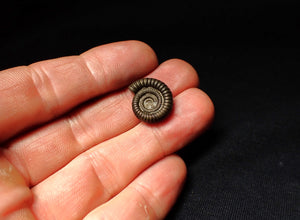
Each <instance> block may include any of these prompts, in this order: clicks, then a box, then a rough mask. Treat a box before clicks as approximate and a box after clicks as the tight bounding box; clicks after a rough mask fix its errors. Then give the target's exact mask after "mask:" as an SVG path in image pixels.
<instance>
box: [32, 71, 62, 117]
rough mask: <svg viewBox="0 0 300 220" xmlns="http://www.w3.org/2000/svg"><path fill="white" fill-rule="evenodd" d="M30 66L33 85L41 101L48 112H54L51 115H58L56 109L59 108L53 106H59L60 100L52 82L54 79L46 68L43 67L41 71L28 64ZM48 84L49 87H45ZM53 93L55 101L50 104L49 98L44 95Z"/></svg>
mask: <svg viewBox="0 0 300 220" xmlns="http://www.w3.org/2000/svg"><path fill="white" fill-rule="evenodd" d="M28 68H29V73H30V74H31V75H30V77H31V79H32V82H33V85H34V87H35V89H36V91H37V93H38V94H39V97H40V98H41V103H42V104H43V106H44V109H45V110H46V112H48V113H50V114H52V115H51V116H57V113H56V111H55V109H58V108H53V106H58V105H59V100H58V95H57V94H56V92H55V89H54V86H53V84H52V81H51V79H50V77H49V75H48V73H47V70H46V69H43V68H42V67H41V68H42V69H41V71H37V70H36V69H35V68H34V67H32V66H28ZM45 86H47V88H45ZM45 91H46V92H47V93H51V97H54V98H53V100H51V101H54V103H52V104H50V103H51V102H49V100H47V98H46V97H45V96H44V95H43V94H44V93H45Z"/></svg>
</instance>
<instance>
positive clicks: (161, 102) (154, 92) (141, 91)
mask: <svg viewBox="0 0 300 220" xmlns="http://www.w3.org/2000/svg"><path fill="white" fill-rule="evenodd" d="M128 88H129V90H130V91H132V92H134V93H135V96H134V98H133V100H132V110H133V112H134V114H135V115H136V117H137V118H138V119H140V120H142V121H145V122H148V123H152V122H158V121H161V120H162V119H163V118H165V117H166V116H167V115H168V114H169V113H170V111H171V109H172V105H173V97H172V92H171V90H170V89H169V88H168V86H167V85H166V84H164V83H163V82H162V81H160V80H157V79H153V78H143V79H139V80H137V81H135V82H133V83H132V84H131V85H130V86H129V87H128Z"/></svg>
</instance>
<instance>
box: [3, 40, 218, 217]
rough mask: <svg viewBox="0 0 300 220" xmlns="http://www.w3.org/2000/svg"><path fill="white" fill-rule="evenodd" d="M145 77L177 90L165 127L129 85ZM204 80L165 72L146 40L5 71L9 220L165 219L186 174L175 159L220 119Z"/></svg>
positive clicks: (191, 73)
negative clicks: (138, 109)
mask: <svg viewBox="0 0 300 220" xmlns="http://www.w3.org/2000/svg"><path fill="white" fill-rule="evenodd" d="M142 77H153V78H157V79H159V80H161V81H163V82H165V83H166V84H167V85H168V86H169V87H170V89H171V91H172V93H173V96H174V109H173V111H172V112H171V115H170V116H169V117H168V118H167V119H166V120H164V121H163V122H160V123H158V124H154V125H149V124H146V123H144V122H140V121H139V120H138V119H137V118H136V117H135V116H134V114H133V112H132V109H131V100H132V98H133V94H132V93H131V92H130V91H129V90H128V89H127V88H126V87H127V86H128V85H129V84H130V83H131V82H133V81H135V80H137V79H139V78H142ZM182 79H184V80H182ZM198 83H199V81H198V77H197V74H196V71H195V70H194V69H193V67H192V66H191V65H189V64H188V63H186V62H184V61H182V60H179V59H172V60H168V61H165V62H164V63H162V64H160V65H158V62H157V58H156V55H155V53H154V52H153V50H152V49H151V48H150V47H149V46H148V45H146V44H144V43H142V42H138V41H125V42H117V43H112V44H107V45H102V46H99V47H96V48H93V49H91V50H89V51H87V52H85V53H83V54H81V55H79V56H70V57H63V58H58V59H53V60H47V61H42V62H38V63H34V64H31V65H29V66H22V67H15V68H11V69H8V70H4V71H2V72H1V73H0V143H1V148H0V150H1V151H0V153H1V154H0V219H43V220H47V219H51V220H53V219H70V220H72V219H86V220H87V219H133V220H134V219H162V218H164V217H165V216H166V214H167V213H168V211H169V210H170V208H171V207H172V205H173V204H174V202H175V200H176V198H177V196H178V194H179V193H180V190H181V188H182V185H183V183H184V180H185V177H186V167H185V164H184V162H183V160H182V159H181V158H180V157H178V156H176V155H174V152H176V151H177V150H179V149H181V148H182V147H184V146H185V145H186V144H187V143H188V142H190V141H191V140H192V139H194V138H195V137H197V136H198V135H199V134H201V133H202V132H203V131H204V130H205V129H206V128H207V127H208V126H209V124H210V122H211V121H212V118H213V115H214V107H213V104H212V102H211V100H210V99H209V97H208V96H207V95H206V94H205V93H204V92H203V91H201V90H200V89H198V88H196V87H197V86H198ZM87 100H90V101H88V102H86V101H87Z"/></svg>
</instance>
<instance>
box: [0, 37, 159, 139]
mask: <svg viewBox="0 0 300 220" xmlns="http://www.w3.org/2000/svg"><path fill="white" fill-rule="evenodd" d="M156 65H157V60H156V56H155V54H154V52H153V51H152V49H151V48H150V47H149V46H147V45H146V44H144V43H141V42H137V41H125V42H118V43H112V44H107V45H103V46H100V47H97V48H94V49H91V50H89V51H87V52H86V53H84V54H82V55H80V56H72V57H64V58H59V59H54V60H48V61H43V62H38V63H34V64H32V65H30V66H28V67H16V68H13V69H8V70H5V71H2V72H1V74H0V141H3V140H5V139H7V138H9V137H11V136H12V135H14V134H16V133H17V132H19V131H21V130H22V129H24V128H26V127H28V126H32V125H35V124H38V123H41V122H45V121H47V120H49V119H52V118H53V117H55V116H57V115H60V114H62V113H64V112H66V111H67V110H69V109H71V108H72V107H74V106H76V105H78V104H79V103H81V102H83V101H85V100H88V99H90V98H92V97H94V96H96V95H100V94H104V93H106V92H109V91H112V90H115V89H118V88H121V87H122V86H124V85H126V84H128V83H129V82H132V81H133V79H136V78H140V77H142V76H143V75H145V74H146V73H148V72H150V71H151V70H153V69H154V68H155V67H156Z"/></svg>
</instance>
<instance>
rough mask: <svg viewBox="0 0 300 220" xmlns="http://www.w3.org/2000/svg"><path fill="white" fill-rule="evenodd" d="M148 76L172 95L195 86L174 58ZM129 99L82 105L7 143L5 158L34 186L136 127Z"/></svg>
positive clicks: (126, 94)
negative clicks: (78, 156)
mask: <svg viewBox="0 0 300 220" xmlns="http://www.w3.org/2000/svg"><path fill="white" fill-rule="evenodd" d="M148 76H149V77H154V78H157V79H160V80H162V81H164V82H166V83H167V84H168V86H169V87H170V89H171V90H172V92H173V95H174V96H176V95H177V94H179V93H180V92H182V91H184V90H185V89H188V88H192V87H195V86H197V85H198V76H197V73H196V71H195V70H194V69H193V68H192V67H191V66H190V65H189V64H188V63H186V62H184V61H182V60H178V59H173V60H169V61H166V62H164V63H162V64H161V65H160V66H159V67H158V68H157V69H155V70H154V71H153V72H152V73H151V74H150V75H148ZM182 79H185V80H182ZM132 96H133V94H132V93H131V92H130V91H128V90H125V91H124V90H122V91H120V92H116V93H113V94H111V95H109V96H108V97H105V98H103V99H101V100H98V101H97V102H95V103H92V104H90V105H88V106H84V107H83V108H81V109H79V110H78V111H76V112H74V113H73V115H72V116H69V117H65V118H62V119H60V120H58V121H56V122H54V123H52V124H51V125H48V126H45V127H44V128H42V129H40V130H39V131H37V132H35V133H32V134H29V135H26V136H25V137H23V138H21V139H18V140H17V141H14V142H11V143H9V144H8V147H7V148H6V150H5V155H6V156H7V158H9V159H10V161H11V162H12V163H13V164H14V166H16V167H17V168H18V169H19V170H20V171H21V172H22V174H23V175H24V176H25V177H26V179H27V181H28V182H29V183H30V184H31V185H35V184H37V183H38V182H40V181H41V180H43V179H44V178H46V177H48V176H49V175H51V174H53V173H54V172H55V171H57V170H58V169H60V168H61V167H63V166H65V165H66V164H67V163H68V162H69V161H71V160H72V159H73V158H74V157H76V156H77V155H78V154H80V153H82V152H83V151H85V150H87V149H89V148H90V147H92V146H94V145H96V144H98V143H101V142H102V141H105V140H108V139H110V138H112V137H114V136H117V135H119V134H121V133H123V132H125V131H127V130H129V129H131V128H132V127H134V126H135V125H137V124H138V123H139V120H138V119H137V118H136V117H135V116H134V114H133V112H132V109H131V100H132Z"/></svg>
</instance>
